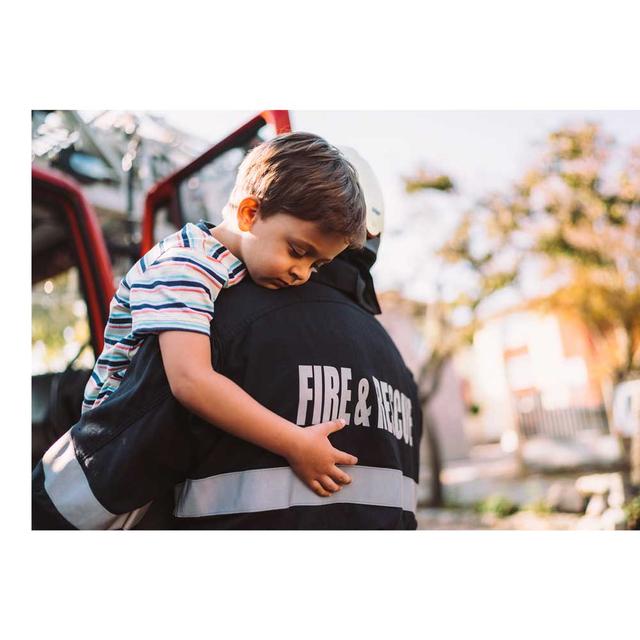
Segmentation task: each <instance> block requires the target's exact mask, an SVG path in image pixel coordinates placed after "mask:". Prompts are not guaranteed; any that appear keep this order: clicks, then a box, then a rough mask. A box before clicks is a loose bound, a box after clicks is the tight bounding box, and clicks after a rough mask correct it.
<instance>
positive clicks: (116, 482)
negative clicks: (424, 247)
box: [33, 261, 421, 529]
mask: <svg viewBox="0 0 640 640" xmlns="http://www.w3.org/2000/svg"><path fill="white" fill-rule="evenodd" d="M339 262H340V261H337V262H336V263H334V264H336V266H334V265H329V266H330V267H331V268H330V269H329V268H327V267H325V268H324V269H325V270H326V271H325V273H326V275H325V276H324V277H325V280H326V281H328V282H330V283H331V286H328V284H325V283H320V282H310V283H308V284H306V285H305V286H303V287H296V288H289V289H282V290H279V291H268V290H266V289H263V288H260V287H258V286H256V285H255V284H253V283H252V282H251V281H250V280H247V281H245V282H243V283H240V284H239V285H236V286H235V287H233V288H231V289H229V290H225V292H224V293H223V294H222V295H221V296H219V298H218V299H217V301H216V309H215V318H214V321H213V323H212V347H213V362H214V367H215V369H216V370H217V371H219V372H220V373H222V374H224V375H226V376H227V377H229V378H231V379H232V380H234V381H235V382H236V383H238V384H239V385H240V386H242V387H243V388H244V389H245V390H246V391H247V392H248V393H249V394H251V395H252V396H253V397H254V398H255V399H256V400H258V401H259V402H260V403H261V404H263V405H264V406H266V407H268V408H269V409H271V410H273V411H275V412H277V413H278V414H280V415H282V416H284V417H285V418H287V419H289V420H291V421H293V422H297V423H298V424H303V425H309V424H315V423H317V422H324V421H326V420H329V419H333V418H336V417H345V418H346V419H347V426H346V427H345V428H344V429H342V430H341V431H340V432H337V433H335V434H332V436H331V441H332V443H333V445H334V446H336V447H337V448H339V449H343V450H344V451H347V452H349V453H352V454H354V455H356V456H358V459H359V462H358V465H356V466H355V467H349V468H348V471H349V473H350V475H351V476H352V478H353V482H352V484H351V485H349V486H346V487H344V488H343V489H342V490H341V491H340V492H338V493H337V494H335V495H333V496H331V497H330V498H320V497H318V496H316V495H315V494H313V492H311V491H310V490H309V489H307V488H306V487H305V486H304V485H302V483H301V482H300V481H299V480H298V479H297V478H296V477H295V475H294V474H293V472H292V471H291V469H290V468H289V467H288V465H287V463H286V461H285V460H284V459H282V458H280V457H278V456H276V455H274V454H271V453H269V452H268V451H265V450H263V449H260V448H259V447H256V446H254V445H251V444H249V443H246V442H244V441H241V440H239V439H237V438H235V437H233V436H230V435H228V434H226V433H224V432H222V431H220V430H218V429H216V428H215V427H213V426H211V425H209V424H207V423H205V422H204V421H202V420H200V419H199V418H197V417H195V416H193V415H191V414H189V413H188V412H187V411H186V410H184V409H183V408H182V407H181V406H180V405H179V404H178V403H177V402H176V401H175V399H174V398H173V396H172V395H171V393H170V390H169V385H168V382H167V379H166V376H165V374H164V370H163V368H162V361H161V356H160V350H159V346H158V340H157V337H156V336H152V337H150V338H148V339H147V340H145V342H144V343H143V345H142V347H141V348H140V350H139V351H138V353H137V354H136V356H135V357H134V359H133V362H132V364H131V367H130V368H129V370H128V371H127V374H126V376H125V378H124V380H123V382H122V384H121V386H120V388H119V389H118V392H117V393H114V394H113V396H111V397H110V398H109V399H108V400H106V401H105V402H103V403H102V404H101V405H99V406H98V407H96V408H95V409H93V410H91V411H89V412H87V413H85V414H84V415H83V416H82V418H81V420H80V421H79V422H78V423H77V424H76V425H74V426H73V427H72V429H70V431H69V432H67V433H66V434H65V435H64V436H63V437H62V438H61V439H60V440H59V441H58V442H57V443H56V444H54V445H53V446H52V447H51V449H49V451H48V452H47V454H45V456H44V457H43V459H42V460H41V461H40V463H39V464H38V466H37V467H36V469H35V471H34V480H33V484H34V494H33V495H34V499H33V505H34V510H33V527H34V528H63V527H67V528H129V527H132V526H138V527H142V528H146V527H162V528H168V527H170V526H171V527H176V528H184V529H195V528H204V529H220V528H236V529H256V528H259V529H283V528H285V529H342V528H347V529H369V528H381V529H412V528H415V527H416V520H415V503H416V490H417V482H418V471H419V461H418V451H419V443H420V436H421V412H420V407H419V404H418V400H417V392H416V387H415V384H414V382H413V379H412V376H411V374H410V372H409V371H408V370H407V368H406V366H405V364H404V362H403V360H402V358H401V356H400V354H399V353H398V351H397V349H396V348H395V346H394V344H393V342H392V341H391V339H390V338H389V336H388V335H387V333H386V332H385V331H384V329H383V328H382V326H381V325H380V324H379V323H378V321H377V320H376V319H375V318H374V317H373V316H372V314H371V311H375V307H376V306H377V303H375V294H373V297H371V295H369V296H367V294H366V291H365V292H364V293H363V287H362V283H361V280H360V279H359V278H358V275H357V270H354V268H352V267H351V266H350V265H348V264H347V263H342V264H339ZM372 300H373V302H374V303H375V304H373V303H372V302H371V301H372ZM372 307H373V308H372ZM174 496H175V501H174ZM150 505H151V508H149V506H150ZM169 506H171V507H173V516H172V517H171V518H170V519H167V516H168V509H169Z"/></svg>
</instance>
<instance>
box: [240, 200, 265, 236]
mask: <svg viewBox="0 0 640 640" xmlns="http://www.w3.org/2000/svg"><path fill="white" fill-rule="evenodd" d="M259 211H260V203H259V202H258V201H257V200H256V199H255V198H243V200H242V201H241V202H240V204H239V205H238V214H237V215H238V228H239V229H240V231H251V228H252V227H253V225H254V223H255V221H256V219H257V218H258V213H259Z"/></svg>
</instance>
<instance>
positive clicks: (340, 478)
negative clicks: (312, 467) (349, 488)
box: [330, 467, 351, 484]
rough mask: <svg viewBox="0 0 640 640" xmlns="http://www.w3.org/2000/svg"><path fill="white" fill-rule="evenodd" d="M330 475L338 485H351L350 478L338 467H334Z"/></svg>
mask: <svg viewBox="0 0 640 640" xmlns="http://www.w3.org/2000/svg"><path fill="white" fill-rule="evenodd" d="M330 475H331V478H332V479H333V480H335V481H336V482H337V483H339V484H351V476H350V475H349V474H348V473H345V472H344V471H343V470H342V469H338V467H334V468H333V470H332V471H331V474H330Z"/></svg>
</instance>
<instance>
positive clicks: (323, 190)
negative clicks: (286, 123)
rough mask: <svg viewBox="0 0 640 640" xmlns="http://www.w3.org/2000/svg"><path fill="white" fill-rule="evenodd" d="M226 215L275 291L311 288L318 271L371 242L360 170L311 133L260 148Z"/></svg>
mask: <svg viewBox="0 0 640 640" xmlns="http://www.w3.org/2000/svg"><path fill="white" fill-rule="evenodd" d="M226 215H227V218H232V219H233V220H234V223H236V224H237V228H238V230H239V232H240V246H239V247H238V249H239V253H240V255H239V257H240V258H242V260H243V261H244V262H245V264H246V266H247V269H248V270H249V273H250V274H251V276H252V278H253V279H254V280H255V281H256V282H257V283H258V284H261V285H262V286H266V287H269V288H278V287H281V286H290V285H298V284H303V283H304V282H306V281H307V280H308V278H309V275H310V274H311V272H312V271H313V270H314V269H315V268H317V267H318V266H320V265H321V264H323V263H325V262H329V261H330V260H332V259H333V258H334V257H335V256H336V255H337V254H338V253H341V252H342V251H343V250H344V249H346V248H360V247H362V246H363V244H364V242H365V240H366V209H365V201H364V195H363V193H362V189H361V188H360V184H359V183H358V176H357V173H356V170H355V169H354V167H353V166H352V165H351V163H350V162H349V161H348V160H347V159H346V157H345V156H344V155H343V154H342V153H341V152H340V151H339V150H338V149H337V148H336V147H334V146H332V145H330V144H329V143H328V142H326V141H325V140H323V139H322V138H320V137H319V136H316V135H313V134H310V133H302V132H294V133H288V134H283V135H280V136H277V137H276V138H273V139H271V140H268V141H267V142H263V143H262V144H260V145H259V146H257V147H255V148H254V149H253V150H252V151H251V152H250V153H249V154H248V155H247V156H246V158H245V159H244V160H243V162H242V164H241V165H240V168H239V169H238V176H237V178H236V183H235V186H234V188H233V191H232V193H231V196H230V198H229V203H228V204H227V207H226Z"/></svg>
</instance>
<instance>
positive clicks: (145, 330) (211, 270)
mask: <svg viewBox="0 0 640 640" xmlns="http://www.w3.org/2000/svg"><path fill="white" fill-rule="evenodd" d="M210 228H213V225H209V224H207V223H206V222H204V221H200V222H199V223H198V224H197V225H196V224H193V223H189V224H187V225H186V226H185V227H183V228H182V229H181V230H180V231H177V232H176V233H174V234H172V235H170V236H169V237H167V238H165V239H164V240H162V241H160V242H159V243H158V244H157V245H155V246H154V247H153V248H152V249H151V250H150V251H149V252H148V253H146V254H145V255H144V256H143V257H142V258H140V260H138V262H136V264H135V265H133V267H131V269H130V270H129V272H128V273H127V275H126V276H125V277H124V278H123V279H122V282H120V286H119V287H118V290H117V291H116V293H115V295H114V297H113V300H112V301H111V306H110V308H109V319H108V321H107V326H106V328H105V331H104V349H103V351H102V353H101V354H100V357H99V358H98V360H97V361H96V364H95V366H94V368H93V371H92V373H91V377H90V378H89V381H88V382H87V386H86V387H85V390H84V400H83V402H82V412H83V413H84V412H85V411H87V410H88V409H91V408H92V407H96V406H98V405H99V404H100V403H101V402H103V401H104V400H105V399H106V398H108V397H109V396H110V395H111V394H112V393H113V392H114V391H115V390H116V389H117V388H118V387H119V386H120V382H121V381H122V378H123V377H124V374H125V373H126V371H127V368H128V367H129V364H130V363H131V360H132V359H133V356H134V355H135V353H136V352H137V350H138V349H139V347H140V345H141V343H142V341H143V340H144V338H145V336H147V335H149V334H153V333H160V332H161V331H169V330H176V331H195V332H197V333H204V334H205V335H207V336H208V335H209V333H210V329H209V325H210V323H211V320H212V318H213V303H214V301H215V299H216V298H217V297H218V294H219V293H220V290H221V289H225V288H226V287H230V286H232V285H234V284H236V283H238V282H240V280H242V278H243V277H244V276H245V274H246V269H245V267H244V264H243V263H242V262H241V261H240V260H238V258H236V257H235V256H234V255H233V254H232V253H231V252H230V251H229V250H228V249H227V248H226V247H224V246H223V245H222V244H220V243H219V242H218V241H217V240H216V239H215V238H214V237H213V236H212V235H211V232H210Z"/></svg>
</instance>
